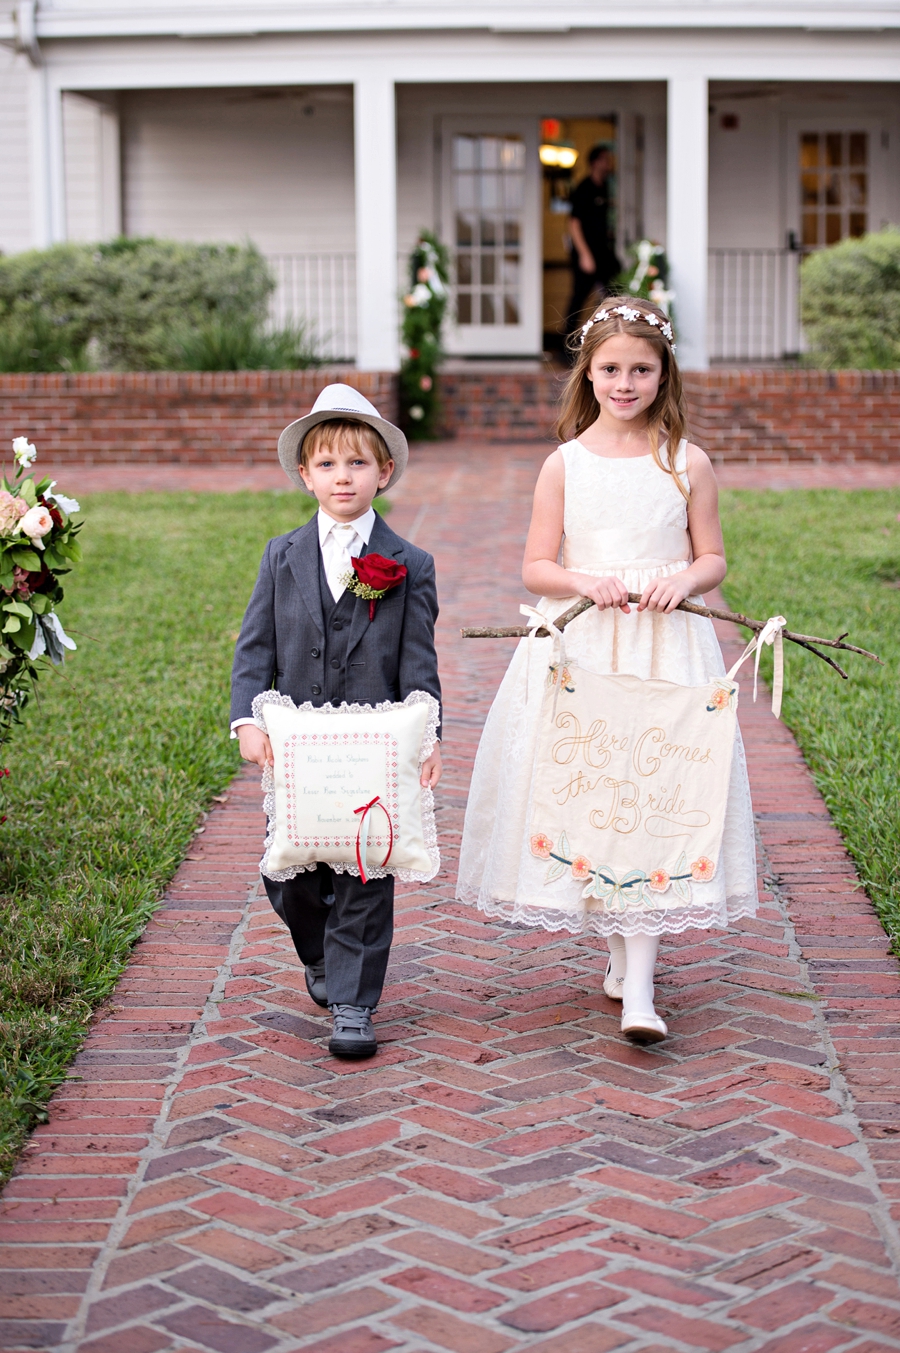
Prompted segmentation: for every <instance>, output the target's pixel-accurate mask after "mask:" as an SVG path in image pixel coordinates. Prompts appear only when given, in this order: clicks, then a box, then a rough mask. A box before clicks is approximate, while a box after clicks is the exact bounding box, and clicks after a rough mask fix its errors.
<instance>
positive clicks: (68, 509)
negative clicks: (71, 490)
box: [44, 479, 81, 517]
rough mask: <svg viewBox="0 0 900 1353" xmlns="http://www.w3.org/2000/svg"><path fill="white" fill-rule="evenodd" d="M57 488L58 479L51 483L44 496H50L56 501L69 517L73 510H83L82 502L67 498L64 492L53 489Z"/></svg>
mask: <svg viewBox="0 0 900 1353" xmlns="http://www.w3.org/2000/svg"><path fill="white" fill-rule="evenodd" d="M55 488H56V480H55V479H54V481H53V483H52V484H51V485H50V487H49V489H47V491H46V493H45V494H44V497H45V498H49V499H50V500H51V501H52V502H54V503H55V504H56V506H57V507H58V508H59V509H60V511H61V512H65V514H66V516H67V517H71V515H72V513H73V512H80V511H81V506H80V504H79V503H77V502H76V501H75V499H74V498H67V497H66V495H65V494H64V493H54V492H53V490H54V489H55Z"/></svg>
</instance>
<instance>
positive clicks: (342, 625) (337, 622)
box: [332, 620, 344, 630]
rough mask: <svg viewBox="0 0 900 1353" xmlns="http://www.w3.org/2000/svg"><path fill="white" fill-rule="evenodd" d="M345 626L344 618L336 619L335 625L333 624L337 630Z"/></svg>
mask: <svg viewBox="0 0 900 1353" xmlns="http://www.w3.org/2000/svg"><path fill="white" fill-rule="evenodd" d="M343 628H344V622H343V620H336V621H335V622H334V625H333V626H332V629H336V630H342V629H343Z"/></svg>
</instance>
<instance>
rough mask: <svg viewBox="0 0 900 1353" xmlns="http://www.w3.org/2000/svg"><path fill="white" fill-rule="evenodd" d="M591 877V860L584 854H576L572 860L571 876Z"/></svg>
mask: <svg viewBox="0 0 900 1353" xmlns="http://www.w3.org/2000/svg"><path fill="white" fill-rule="evenodd" d="M590 877H591V862H590V860H589V859H588V858H587V856H586V855H576V856H575V859H574V860H573V861H572V878H573V879H589V878H590Z"/></svg>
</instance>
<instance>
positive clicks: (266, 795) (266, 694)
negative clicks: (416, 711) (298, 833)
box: [252, 691, 441, 883]
mask: <svg viewBox="0 0 900 1353" xmlns="http://www.w3.org/2000/svg"><path fill="white" fill-rule="evenodd" d="M266 705H283V706H284V707H285V708H287V709H297V710H300V711H301V712H302V713H304V714H308V713H312V712H313V711H315V712H317V713H319V714H368V713H370V712H371V711H372V710H384V709H406V708H408V707H409V706H410V705H428V707H429V708H428V722H427V723H426V725H425V732H424V734H423V735H422V745H421V747H420V748H419V764H420V765H421V764H422V762H423V761H425V760H426V758H427V757H429V756H430V755H431V753H432V751H433V750H434V744H435V743H436V742H437V730H438V719H439V717H440V706H439V705H438V702H437V700H435V698H434V696H433V695H429V694H428V692H427V691H410V693H409V695H408V696H407V697H406V699H405V700H383V701H381V703H380V704H377V705H359V704H354V705H348V704H346V703H345V704H342V705H332V704H326V705H313V704H312V703H311V701H309V700H306V701H304V703H303V704H302V705H297V704H295V703H294V701H293V700H292V699H291V697H290V696H289V695H282V694H281V693H280V692H279V691H262V692H261V693H260V694H259V695H255V696H254V697H253V706H252V710H253V719H254V722H255V723H256V726H257V728H261V729H262V731H263V732H264V733H265V732H266V719H265V714H264V713H263V709H264V707H265V706H266ZM260 788H261V789H262V792H263V812H264V813H265V815H266V819H267V831H266V841H265V847H264V850H263V857H262V859H261V860H260V862H259V872H260V873H261V874H265V876H266V878H267V879H271V880H272V882H273V883H287V882H288V880H289V879H292V878H296V876H297V875H298V874H310V873H312V871H313V870H314V869H317V868H318V866H319V863H320V862H319V861H318V860H313V861H312V862H311V863H310V864H295V865H291V866H290V868H288V869H267V868H266V861H267V860H268V858H269V852H270V850H271V849H272V845H273V842H274V840H275V777H274V776H273V774H272V767H271V766H266V767H265V769H264V770H263V773H262V778H261V781H260ZM422 839H423V841H424V842H425V850H426V852H427V855H428V859H429V861H430V871H429V872H428V873H425V872H423V871H422V870H417V869H384V868H375V869H367V870H366V878H370V879H384V878H387V877H388V876H389V875H393V877H394V878H397V879H399V880H400V882H401V883H430V882H431V880H432V879H433V878H434V877H435V875H436V874H437V873H438V871H439V870H440V867H441V856H440V852H439V850H438V837H437V823H436V822H435V818H434V791H433V790H431V789H423V790H422ZM324 863H326V864H327V865H328V868H329V869H330V870H332V872H333V873H335V874H354V875H355V876H356V877H357V878H359V866H358V865H355V864H351V863H350V862H349V861H343V860H338V861H337V862H335V863H332V861H331V860H327V861H324Z"/></svg>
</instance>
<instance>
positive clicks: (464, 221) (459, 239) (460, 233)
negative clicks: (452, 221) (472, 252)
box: [456, 212, 475, 245]
mask: <svg viewBox="0 0 900 1353" xmlns="http://www.w3.org/2000/svg"><path fill="white" fill-rule="evenodd" d="M474 237H475V221H474V218H473V217H471V216H463V214H462V213H461V212H458V213H457V216H456V243H457V244H462V245H466V244H473V243H474Z"/></svg>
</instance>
